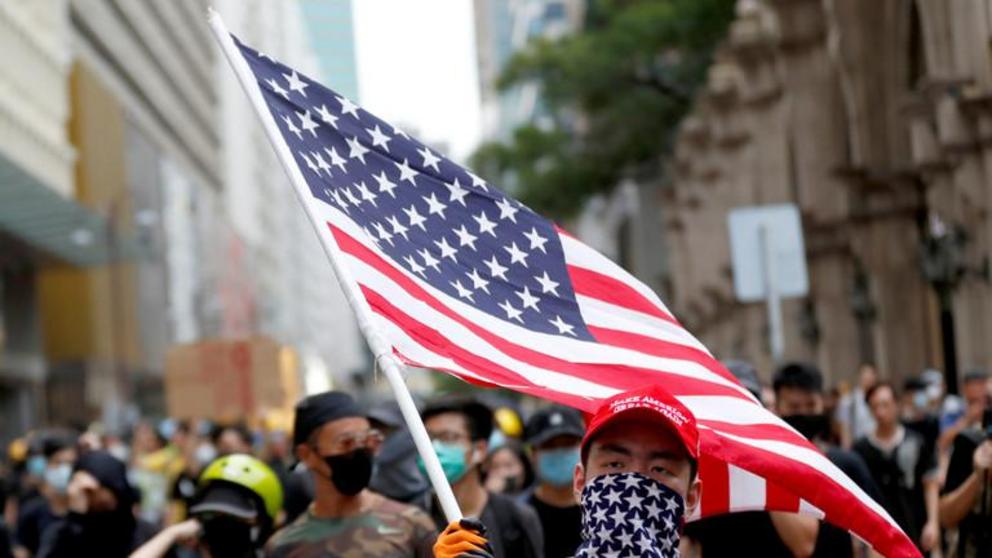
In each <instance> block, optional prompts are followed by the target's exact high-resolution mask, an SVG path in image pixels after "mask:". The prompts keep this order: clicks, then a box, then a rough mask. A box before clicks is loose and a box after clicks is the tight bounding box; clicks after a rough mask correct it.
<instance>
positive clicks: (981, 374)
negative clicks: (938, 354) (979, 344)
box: [964, 368, 989, 384]
mask: <svg viewBox="0 0 992 558" xmlns="http://www.w3.org/2000/svg"><path fill="white" fill-rule="evenodd" d="M988 379H989V375H988V373H987V372H985V371H984V370H982V369H981V368H972V369H971V370H969V371H967V372H965V373H964V383H966V384H970V383H971V382H984V381H987V380H988Z"/></svg>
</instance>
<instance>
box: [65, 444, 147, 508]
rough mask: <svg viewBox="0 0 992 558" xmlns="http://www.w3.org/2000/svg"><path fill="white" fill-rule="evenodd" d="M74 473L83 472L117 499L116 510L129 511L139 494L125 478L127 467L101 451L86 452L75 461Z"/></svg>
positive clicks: (138, 498) (137, 499)
mask: <svg viewBox="0 0 992 558" xmlns="http://www.w3.org/2000/svg"><path fill="white" fill-rule="evenodd" d="M74 470H75V471H85V472H87V473H89V474H91V475H93V478H95V479H96V480H97V482H99V483H100V485H101V486H103V487H104V488H106V489H108V490H110V491H111V492H113V493H114V496H115V497H117V506H118V509H129V508H130V507H131V506H132V505H133V504H134V503H135V502H137V501H139V500H140V499H141V498H140V494H139V493H138V491H137V489H136V488H134V487H133V486H131V482H130V481H128V478H127V465H125V464H124V462H123V461H121V460H119V459H117V458H116V457H114V456H113V455H111V454H110V453H108V452H106V451H103V450H93V451H88V452H86V453H84V454H82V455H80V456H79V459H78V460H76V466H75V468H74Z"/></svg>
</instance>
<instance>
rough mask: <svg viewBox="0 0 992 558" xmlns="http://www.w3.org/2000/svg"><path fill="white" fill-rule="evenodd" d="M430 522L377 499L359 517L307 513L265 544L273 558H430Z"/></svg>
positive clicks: (433, 535)
mask: <svg viewBox="0 0 992 558" xmlns="http://www.w3.org/2000/svg"><path fill="white" fill-rule="evenodd" d="M436 536H437V531H436V530H435V528H434V522H433V521H431V518H430V517H429V516H428V515H427V514H426V513H424V512H423V511H421V510H420V509H418V508H415V507H413V506H409V505H406V504H401V503H399V502H396V501H393V500H390V499H388V498H385V497H383V496H379V495H376V501H375V502H374V504H373V505H372V507H371V509H369V510H368V511H366V512H365V513H363V514H361V515H355V516H351V517H345V518H335V519H327V518H320V517H315V516H314V515H313V512H312V511H311V510H308V511H307V512H306V513H305V514H303V515H301V516H300V517H299V518H297V520H296V521H294V522H293V523H291V524H290V525H287V526H286V527H283V528H282V529H280V530H279V531H278V532H276V534H275V535H273V536H272V538H271V539H270V540H269V542H268V544H267V545H266V548H265V555H266V556H269V557H272V558H352V557H355V558H357V557H362V556H367V557H374V558H430V557H433V556H434V554H433V551H432V546H433V545H434V540H435V538H436Z"/></svg>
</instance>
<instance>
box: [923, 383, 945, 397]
mask: <svg viewBox="0 0 992 558" xmlns="http://www.w3.org/2000/svg"><path fill="white" fill-rule="evenodd" d="M943 391H944V390H942V389H941V387H940V385H938V384H930V385H928V386H927V389H926V394H927V399H929V400H930V401H936V400H938V399H940V396H941V395H943Z"/></svg>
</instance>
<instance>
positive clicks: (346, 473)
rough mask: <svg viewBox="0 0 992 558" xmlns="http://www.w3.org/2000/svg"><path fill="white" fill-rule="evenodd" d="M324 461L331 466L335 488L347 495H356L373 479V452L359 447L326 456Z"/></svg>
mask: <svg viewBox="0 0 992 558" xmlns="http://www.w3.org/2000/svg"><path fill="white" fill-rule="evenodd" d="M324 463H327V466H328V467H330V468H331V477H330V479H331V482H332V483H334V488H337V489H338V492H340V493H341V494H344V495H345V496H354V495H355V494H358V493H359V492H361V491H362V490H364V489H365V487H367V486H368V485H369V481H370V480H371V479H372V452H371V451H369V450H368V449H357V450H355V451H353V452H350V453H342V454H340V455H327V456H324Z"/></svg>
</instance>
